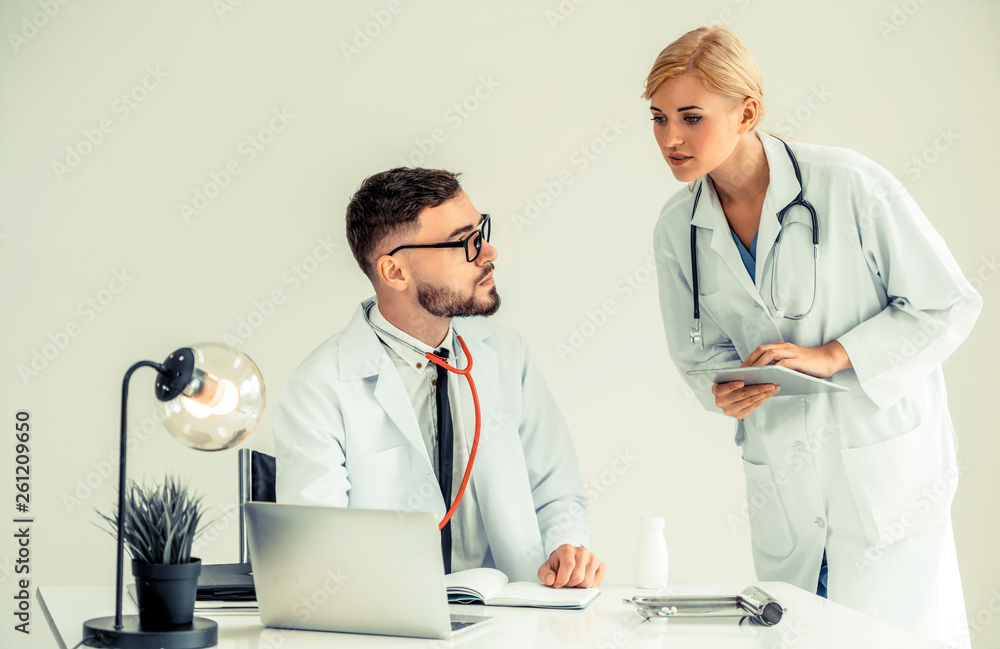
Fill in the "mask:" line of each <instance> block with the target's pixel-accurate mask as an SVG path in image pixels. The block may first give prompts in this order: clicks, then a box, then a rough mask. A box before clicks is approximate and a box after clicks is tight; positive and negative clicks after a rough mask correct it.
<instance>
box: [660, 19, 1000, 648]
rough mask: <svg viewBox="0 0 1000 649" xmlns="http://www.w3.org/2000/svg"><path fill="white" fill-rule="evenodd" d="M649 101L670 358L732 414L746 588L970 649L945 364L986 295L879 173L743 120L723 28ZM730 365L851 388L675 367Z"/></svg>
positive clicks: (750, 65) (688, 44)
mask: <svg viewBox="0 0 1000 649" xmlns="http://www.w3.org/2000/svg"><path fill="white" fill-rule="evenodd" d="M644 97H645V98H646V99H649V100H650V111H651V113H652V120H653V134H654V136H655V138H656V143H657V145H658V146H659V147H660V150H661V153H662V154H663V157H664V159H665V160H666V162H667V163H668V164H669V165H670V170H671V172H672V173H673V175H674V178H676V179H677V180H680V181H683V182H686V183H689V185H688V187H686V188H684V189H682V190H681V191H679V192H678V193H677V194H676V195H675V196H673V197H672V198H671V199H670V200H669V201H668V202H667V204H666V206H665V207H664V208H663V211H662V213H661V215H660V219H659V221H658V222H657V225H656V230H655V251H656V259H657V265H658V277H659V288H660V303H661V307H662V311H663V322H664V327H665V329H666V335H667V341H668V345H669V348H670V354H671V357H672V358H673V360H674V362H675V363H676V364H677V366H678V368H679V369H680V371H681V373H682V374H683V375H684V376H685V378H686V379H687V380H688V381H689V383H690V384H691V387H692V388H693V389H694V391H695V394H696V395H697V396H698V397H699V399H700V400H701V401H702V403H703V405H704V406H705V407H706V408H707V409H709V410H714V411H716V412H720V411H721V412H723V413H725V414H726V415H729V416H732V417H734V418H736V419H737V420H738V421H737V427H736V444H737V445H739V446H741V447H742V454H743V466H744V470H745V474H746V481H747V502H748V505H749V516H750V527H751V538H752V543H753V555H754V562H755V566H756V571H757V576H758V578H759V579H761V580H780V581H786V582H789V583H792V584H795V585H797V586H799V587H801V588H804V589H807V590H810V591H814V592H817V593H819V594H824V595H827V596H828V597H829V598H830V599H831V600H833V601H836V602H839V603H841V604H844V605H846V606H849V607H852V608H854V609H856V610H859V611H862V612H865V613H868V614H870V615H872V616H874V617H877V618H880V619H882V620H885V621H888V622H891V623H894V624H896V625H899V626H902V627H904V628H908V629H911V630H913V631H915V632H917V633H920V634H922V635H925V636H928V637H933V638H937V639H939V640H942V641H944V642H947V643H950V644H952V645H954V646H962V647H968V646H969V636H968V627H967V625H966V618H965V606H964V599H963V596H962V587H961V580H960V577H959V572H958V561H957V557H956V552H955V544H954V539H953V534H952V527H951V519H950V508H951V502H952V497H953V495H954V492H955V488H956V485H957V480H958V474H959V472H960V471H959V469H958V465H957V462H956V437H955V432H954V429H953V427H952V424H951V420H950V418H949V415H948V409H947V400H946V395H945V386H944V381H943V375H942V372H941V363H942V361H944V360H945V359H946V358H947V357H948V356H949V355H950V354H951V353H952V352H953V351H954V350H955V348H956V347H957V346H958V345H959V344H960V343H961V342H962V340H964V339H965V337H966V336H967V335H968V333H969V331H970V330H971V328H972V325H973V323H974V322H975V320H976V318H977V316H978V314H979V311H980V309H981V308H982V300H981V298H980V297H979V295H978V294H977V293H976V292H975V291H974V290H973V289H972V287H971V286H970V284H969V283H968V282H967V281H966V280H965V278H964V277H963V276H962V274H961V272H960V271H959V269H958V266H957V264H956V263H955V260H954V259H953V258H952V256H951V254H950V253H949V252H948V249H947V247H946V246H945V244H944V242H943V241H942V239H941V237H940V236H939V235H938V233H937V232H936V231H935V230H934V228H933V227H932V226H931V224H930V223H929V222H928V220H927V218H926V217H925V216H924V215H923V213H922V212H921V211H920V208H919V207H918V206H917V205H916V203H914V201H913V199H912V198H911V197H910V195H909V194H908V193H907V192H906V190H905V189H903V187H902V186H901V185H900V183H899V181H897V180H896V179H895V178H894V177H893V176H892V175H891V174H889V172H887V171H886V170H885V169H883V168H882V167H880V166H879V165H877V164H875V163H874V162H872V161H871V160H869V159H867V158H865V157H864V156H862V155H860V154H858V153H855V152H853V151H850V150H848V149H843V148H835V147H827V146H818V145H812V144H805V143H801V142H797V141H789V142H786V141H784V140H782V139H779V138H778V137H775V136H773V135H770V134H767V133H764V132H761V131H759V130H758V129H757V128H756V127H757V125H758V124H759V123H760V121H761V120H762V118H763V116H764V102H763V92H762V82H761V75H760V70H759V68H758V67H757V64H756V62H755V61H754V59H753V57H752V56H751V55H750V53H749V52H748V51H747V50H746V48H745V47H744V45H743V44H742V42H740V40H739V39H738V38H737V37H736V36H735V35H734V34H733V33H732V32H731V31H729V30H727V29H725V28H724V27H709V28H702V29H697V30H694V31H692V32H689V33H688V34H685V35H684V36H682V37H681V38H680V39H678V40H677V41H676V42H674V43H673V44H671V45H670V46H668V47H667V48H666V49H665V50H663V52H662V53H661V54H660V55H659V56H658V57H657V59H656V62H655V64H654V65H653V68H652V71H651V72H650V73H649V76H648V78H647V80H646V93H645V95H644ZM801 200H804V201H806V202H808V203H809V205H810V206H811V207H812V208H813V209H814V211H815V215H816V228H815V229H814V228H813V219H812V215H811V214H810V211H809V208H808V207H806V206H804V205H803V204H802V203H801V202H798V201H801ZM789 205H791V206H790V207H788V209H785V208H786V206H789ZM779 219H780V222H779ZM814 232H815V233H816V235H817V239H818V248H817V249H816V250H817V251H818V252H817V257H816V258H815V270H814V257H813V250H814V248H813V233H814ZM779 233H780V240H779V245H778V246H777V247H775V242H776V239H779ZM695 246H696V248H695ZM693 248H694V249H696V254H695V255H692V250H693ZM776 258H777V265H778V269H777V272H775V264H776ZM695 273H697V275H695ZM695 295H697V298H698V306H697V307H695ZM696 308H697V310H698V311H699V314H698V315H699V316H700V318H699V320H698V322H697V326H696V321H695V313H694V312H695V309H696ZM699 336H700V340H697V338H698V337H699ZM692 338H695V339H696V340H695V341H694V342H692ZM741 363H742V364H743V365H765V364H771V363H774V364H777V365H782V366H784V367H787V368H790V369H793V370H798V371H800V372H804V373H806V374H810V375H812V376H816V377H821V378H829V379H830V380H831V381H833V382H834V383H838V384H840V385H843V386H846V387H847V388H849V391H847V392H840V393H834V394H813V395H809V396H782V395H781V394H780V389H775V386H763V385H761V386H744V385H743V384H742V383H724V384H718V385H712V384H711V383H707V384H706V383H704V382H699V381H698V380H696V379H694V378H693V377H691V376H689V375H688V374H687V372H688V371H689V370H693V369H708V368H719V367H734V366H737V365H740V364H741Z"/></svg>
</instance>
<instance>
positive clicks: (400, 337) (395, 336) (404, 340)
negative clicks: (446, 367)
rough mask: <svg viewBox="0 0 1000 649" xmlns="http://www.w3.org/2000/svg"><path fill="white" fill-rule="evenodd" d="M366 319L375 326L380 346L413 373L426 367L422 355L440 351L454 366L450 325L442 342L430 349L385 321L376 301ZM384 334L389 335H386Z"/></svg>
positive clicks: (452, 333) (452, 331) (453, 345)
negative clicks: (389, 350)
mask: <svg viewBox="0 0 1000 649" xmlns="http://www.w3.org/2000/svg"><path fill="white" fill-rule="evenodd" d="M368 317H369V318H370V319H371V322H372V324H374V325H375V327H376V329H375V334H376V335H377V336H378V337H379V340H381V341H382V344H384V345H385V346H386V347H388V348H389V349H391V350H392V351H394V352H396V354H398V355H399V357H400V358H402V359H403V360H404V361H405V362H406V364H407V365H408V366H410V367H411V368H412V369H413V371H415V372H417V373H419V372H422V371H423V370H424V369H425V368H426V367H427V365H428V361H427V357H426V356H425V355H424V354H426V353H427V352H430V353H432V354H433V353H435V352H437V351H438V350H441V349H446V350H448V360H449V362H451V363H452V364H454V359H455V343H454V340H455V330H454V328H453V327H452V325H451V324H449V325H448V333H447V334H446V335H445V337H444V341H442V343H441V344H440V345H438V346H437V347H431V346H430V345H428V344H426V343H424V342H421V341H420V340H417V339H416V338H414V337H413V336H411V335H410V334H408V333H406V332H405V331H403V330H401V329H400V328H398V327H396V326H395V325H393V324H392V323H391V322H389V321H388V320H386V319H385V316H383V315H382V312H381V311H379V308H378V301H375V303H374V304H373V305H372V308H371V311H370V312H369V316H368ZM380 330H381V331H380ZM386 333H388V334H390V335H386ZM411 345H412V347H411ZM417 350H419V351H417Z"/></svg>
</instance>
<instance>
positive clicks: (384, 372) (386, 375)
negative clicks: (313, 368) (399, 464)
mask: <svg viewBox="0 0 1000 649" xmlns="http://www.w3.org/2000/svg"><path fill="white" fill-rule="evenodd" d="M371 303H372V300H365V301H364V302H362V303H361V306H360V307H358V310H357V312H355V314H354V317H353V318H351V322H350V324H348V325H347V329H346V330H345V331H344V337H343V341H342V342H341V345H340V376H341V378H342V379H359V378H367V377H370V376H375V377H376V379H375V380H376V383H375V399H376V400H377V401H378V403H379V405H381V406H382V408H383V409H384V410H385V412H386V414H387V415H389V418H390V419H391V420H392V423H394V424H395V425H396V427H397V428H398V429H399V430H400V432H401V433H402V434H403V436H404V437H406V439H407V441H409V442H410V444H411V445H412V446H413V447H414V451H415V452H416V453H417V455H418V456H419V457H422V458H424V461H425V462H426V463H427V468H428V470H431V466H432V465H431V462H430V458H429V457H428V456H427V446H426V445H425V444H424V440H423V437H422V436H421V434H420V427H419V425H418V424H417V417H416V415H415V414H414V413H413V405H412V404H411V403H410V398H409V396H407V394H406V388H404V387H403V381H402V379H400V378H399V372H397V371H396V366H395V365H394V364H393V362H392V359H391V358H389V355H388V354H387V353H386V351H385V347H384V346H383V345H382V343H381V341H379V339H378V336H376V335H375V331H374V330H373V329H372V328H371V325H369V324H368V322H367V321H366V320H365V316H364V309H365V308H367V307H368V305H369V304H371Z"/></svg>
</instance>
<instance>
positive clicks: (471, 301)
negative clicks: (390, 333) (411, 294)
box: [417, 264, 500, 318]
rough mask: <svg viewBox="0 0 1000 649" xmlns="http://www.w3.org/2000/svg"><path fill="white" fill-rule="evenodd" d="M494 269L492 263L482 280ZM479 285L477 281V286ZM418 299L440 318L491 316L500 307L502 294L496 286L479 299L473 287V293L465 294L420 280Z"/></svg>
mask: <svg viewBox="0 0 1000 649" xmlns="http://www.w3.org/2000/svg"><path fill="white" fill-rule="evenodd" d="M492 270H493V266H492V264H491V265H490V267H489V268H487V269H486V272H485V273H483V277H482V278H480V281H482V280H483V279H484V278H485V277H486V276H487V275H489V274H490V271H492ZM478 285H479V284H478V283H477V284H476V286H478ZM417 301H418V302H419V303H420V306H422V307H424V309H426V310H427V312H428V313H430V314H431V315H436V316H438V317H439V318H462V317H465V316H473V315H482V316H491V315H493V314H494V313H496V312H497V310H498V309H499V308H500V294H499V293H497V287H496V286H493V287H491V288H490V292H489V293H488V294H487V295H486V297H485V298H483V299H482V300H479V299H477V298H476V289H475V288H473V290H472V294H471V295H469V296H464V295H462V294H461V293H459V292H458V291H456V290H454V289H450V288H440V287H437V286H431V285H429V284H424V283H423V282H419V281H418V283H417Z"/></svg>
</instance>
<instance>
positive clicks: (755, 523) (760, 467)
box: [743, 459, 795, 559]
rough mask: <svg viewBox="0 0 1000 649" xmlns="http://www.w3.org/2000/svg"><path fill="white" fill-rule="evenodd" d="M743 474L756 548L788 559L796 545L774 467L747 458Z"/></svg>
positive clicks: (752, 535)
mask: <svg viewBox="0 0 1000 649" xmlns="http://www.w3.org/2000/svg"><path fill="white" fill-rule="evenodd" d="M743 473H744V475H746V480H747V512H748V514H749V516H750V539H751V541H752V543H753V546H754V548H756V549H757V550H758V551H760V552H763V553H764V554H767V555H770V556H772V557H777V558H779V559H782V558H784V557H787V556H788V555H789V554H791V553H792V548H793V547H794V546H795V543H794V540H793V539H792V530H791V528H790V527H789V525H788V516H787V515H786V514H785V507H784V505H783V504H782V503H781V495H780V494H779V493H778V485H777V484H776V483H775V481H774V477H773V476H772V475H771V467H769V466H768V465H766V464H754V463H753V462H748V461H747V460H746V459H744V460H743Z"/></svg>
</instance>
